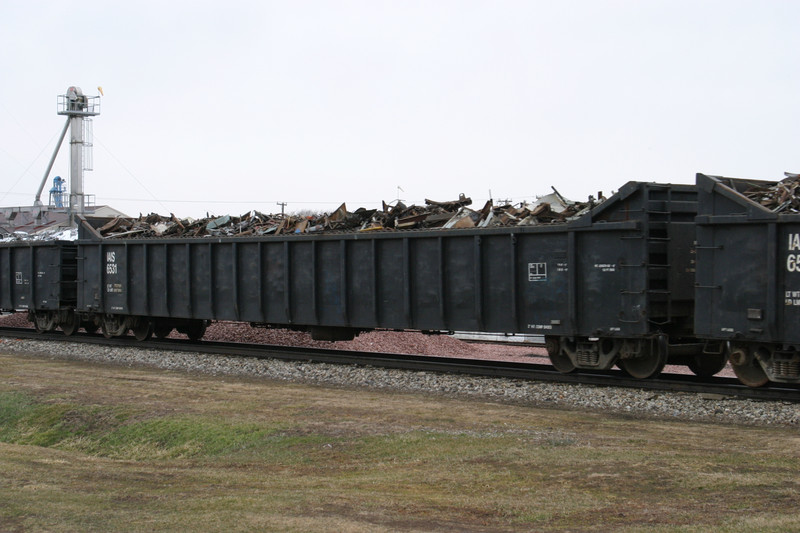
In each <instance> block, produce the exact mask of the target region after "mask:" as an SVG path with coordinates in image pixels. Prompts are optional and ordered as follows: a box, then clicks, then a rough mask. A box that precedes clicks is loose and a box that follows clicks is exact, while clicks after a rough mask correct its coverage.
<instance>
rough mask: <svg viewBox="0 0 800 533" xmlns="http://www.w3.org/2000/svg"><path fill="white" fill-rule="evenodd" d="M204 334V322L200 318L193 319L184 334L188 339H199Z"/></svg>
mask: <svg viewBox="0 0 800 533" xmlns="http://www.w3.org/2000/svg"><path fill="white" fill-rule="evenodd" d="M205 334H206V323H205V322H203V321H202V320H197V321H193V322H192V323H191V324H189V326H188V327H187V328H186V335H187V336H188V337H189V339H190V340H193V341H199V340H200V339H202V338H203V335H205Z"/></svg>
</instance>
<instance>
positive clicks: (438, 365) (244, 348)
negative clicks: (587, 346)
mask: <svg viewBox="0 0 800 533" xmlns="http://www.w3.org/2000/svg"><path fill="white" fill-rule="evenodd" d="M0 337H12V338H21V339H31V340H46V341H56V342H59V341H60V342H76V343H87V344H98V345H107V346H108V345H111V346H118V347H125V348H138V349H146V350H169V351H182V352H197V353H204V354H211V355H222V356H229V357H235V356H238V357H252V358H259V359H279V360H284V361H304V362H309V363H327V364H344V365H360V366H373V367H379V368H390V369H402V370H415V371H425V372H441V373H448V374H466V375H472V376H485V377H499V378H508V379H520V380H525V381H546V382H555V383H570V384H576V385H593V386H599V387H621V388H634V389H643V390H652V391H662V392H685V393H693V394H698V395H705V396H707V397H709V399H723V398H743V399H750V400H761V401H782V402H790V403H800V386H797V385H791V384H781V383H770V384H769V385H768V386H765V387H760V388H755V389H754V388H750V387H747V386H745V385H743V384H741V383H740V382H739V381H738V380H736V379H734V378H725V377H712V378H700V377H698V376H694V375H688V374H661V375H660V376H658V377H656V378H651V379H645V380H642V379H636V378H631V377H629V376H627V375H626V374H624V373H623V372H621V371H617V370H608V371H596V372H572V373H569V374H562V373H560V372H558V371H556V370H554V369H553V367H552V366H550V365H542V364H535V363H517V362H508V361H487V360H483V359H465V358H457V357H440V356H424V355H406V354H392V353H379V352H362V351H349V350H335V349H329V348H310V347H298V346H279V345H267V344H245V343H237V342H215V341H196V342H193V341H189V340H185V339H151V340H149V341H146V342H139V341H137V340H136V339H134V338H133V337H132V336H126V337H114V338H111V339H106V338H105V337H103V336H101V335H87V334H83V333H82V334H76V335H72V336H65V335H63V334H62V333H60V332H52V333H44V334H41V333H37V332H35V331H34V330H33V329H29V328H0Z"/></svg>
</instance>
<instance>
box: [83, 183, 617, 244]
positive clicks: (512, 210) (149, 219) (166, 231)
mask: <svg viewBox="0 0 800 533" xmlns="http://www.w3.org/2000/svg"><path fill="white" fill-rule="evenodd" d="M553 191H554V192H553V193H551V194H549V195H547V196H543V197H541V198H539V199H538V200H537V201H536V202H533V203H530V204H529V203H522V204H517V205H511V204H505V205H499V206H495V205H494V203H493V202H492V201H491V200H490V201H488V202H486V204H485V205H484V206H483V207H482V208H481V209H477V210H476V209H472V208H470V207H469V206H471V205H472V199H471V198H468V197H466V196H465V195H463V194H461V195H460V196H459V198H458V200H454V201H449V202H439V201H435V200H429V199H426V200H425V205H424V206H417V205H411V206H406V205H405V204H404V203H402V202H400V201H398V202H397V203H395V204H394V205H390V204H387V203H386V202H383V205H382V208H381V209H364V208H363V207H362V208H359V209H356V210H355V211H353V212H350V211H348V210H347V206H346V205H345V204H342V205H340V206H339V207H338V208H337V209H335V210H334V211H332V212H331V213H325V214H321V215H310V216H298V215H294V216H292V215H282V214H272V215H267V214H264V213H260V212H258V211H251V212H249V213H247V214H244V215H242V216H239V217H235V216H229V215H225V216H222V217H206V218H203V219H199V220H193V219H182V220H181V219H178V218H177V217H176V216H175V215H173V214H170V216H167V217H165V216H161V215H157V214H150V215H147V216H140V217H139V218H136V219H129V218H115V219H114V220H111V221H110V222H108V223H107V224H105V225H103V226H101V227H99V228H97V229H96V235H98V236H101V237H103V238H159V237H206V236H212V237H240V236H262V235H285V234H306V233H319V232H331V231H338V232H358V231H397V230H410V229H433V228H442V229H451V228H452V229H458V228H485V227H498V226H527V225H536V224H553V223H560V222H566V221H568V220H570V219H573V218H575V217H577V216H579V215H581V214H583V213H584V212H586V211H587V210H589V209H591V208H592V207H594V206H595V205H597V204H598V203H599V202H601V201H602V200H603V199H602V198H601V199H600V200H594V199H593V198H591V197H590V199H589V201H588V202H571V201H569V200H566V199H564V198H563V197H562V196H561V195H560V194H558V191H556V190H555V189H553Z"/></svg>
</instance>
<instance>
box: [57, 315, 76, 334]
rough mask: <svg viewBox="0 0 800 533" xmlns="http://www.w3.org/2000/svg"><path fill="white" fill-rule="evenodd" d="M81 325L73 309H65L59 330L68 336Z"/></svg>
mask: <svg viewBox="0 0 800 533" xmlns="http://www.w3.org/2000/svg"><path fill="white" fill-rule="evenodd" d="M80 325H81V321H80V320H79V319H78V315H76V314H75V312H74V311H65V313H64V320H62V321H61V324H59V326H61V331H63V332H64V335H66V336H68V337H69V336H70V335H74V334H75V332H76V331H78V328H79V327H80Z"/></svg>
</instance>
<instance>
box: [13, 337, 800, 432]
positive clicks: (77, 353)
mask: <svg viewBox="0 0 800 533" xmlns="http://www.w3.org/2000/svg"><path fill="white" fill-rule="evenodd" d="M0 347H1V348H0V352H3V353H7V354H19V355H33V356H44V357H48V358H56V359H66V360H78V361H88V362H104V363H110V364H116V365H121V366H128V367H133V366H146V367H152V368H161V369H166V370H173V371H179V372H192V373H203V374H209V375H215V376H241V377H249V378H266V379H274V380H281V381H289V382H299V383H309V384H318V385H326V386H336V387H347V388H350V387H358V388H374V389H379V390H392V391H402V392H412V393H417V392H422V393H430V394H441V395H447V396H455V397H467V398H476V399H482V400H489V401H499V402H513V403H516V404H523V405H530V406H534V407H551V408H564V409H576V410H591V411H601V412H606V413H615V414H624V415H631V416H637V417H648V418H658V419H680V420H694V421H708V422H718V423H733V424H744V425H759V426H798V425H800V405H797V404H793V403H789V402H764V401H753V400H742V399H736V398H726V397H722V398H720V397H718V396H714V397H713V398H712V397H704V396H703V395H698V394H689V393H670V392H654V391H647V390H639V389H626V388H617V387H595V386H588V385H573V384H564V383H546V382H532V381H523V380H514V379H498V378H484V377H473V376H462V375H451V374H439V373H432V372H419V371H406V370H393V369H380V368H373V367H356V366H342V365H331V364H324V363H303V362H289V361H281V360H276V359H253V358H247V357H229V356H212V355H208V354H201V353H193V352H178V351H174V352H173V351H155V350H148V349H142V348H132V347H124V348H120V347H108V346H97V345H89V344H82V343H63V342H50V341H38V340H37V341H31V340H21V339H2V341H0Z"/></svg>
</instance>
